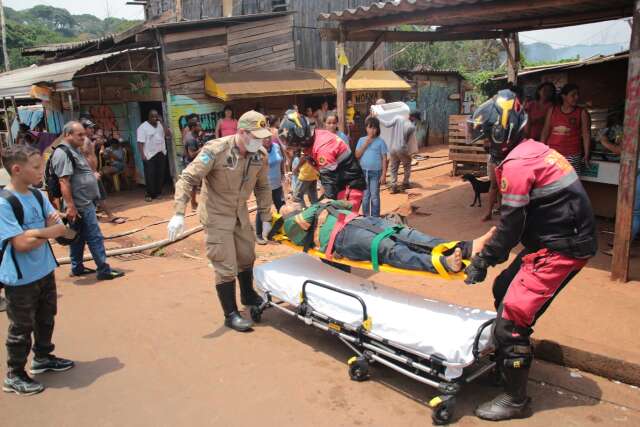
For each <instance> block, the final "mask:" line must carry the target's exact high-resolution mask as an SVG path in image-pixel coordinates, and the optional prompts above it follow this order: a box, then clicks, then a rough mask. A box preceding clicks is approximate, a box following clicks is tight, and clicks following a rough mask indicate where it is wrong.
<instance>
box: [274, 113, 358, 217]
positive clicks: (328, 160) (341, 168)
mask: <svg viewBox="0 0 640 427" xmlns="http://www.w3.org/2000/svg"><path fill="white" fill-rule="evenodd" d="M279 136H280V138H281V139H282V140H283V141H285V142H286V144H287V147H300V148H302V149H303V150H304V154H305V156H307V159H308V160H309V161H310V162H311V163H312V164H313V165H314V166H315V167H316V168H318V171H319V172H320V183H321V184H322V188H323V190H324V196H325V197H326V198H328V199H334V200H347V201H349V202H351V204H352V206H353V210H354V212H357V211H359V210H360V205H361V204H362V196H363V192H362V190H364V188H365V187H366V182H365V180H364V174H363V172H362V169H361V168H360V164H359V163H358V161H357V160H356V158H355V156H354V155H353V152H352V151H351V148H350V147H349V144H348V143H347V142H346V141H343V140H342V139H341V138H340V137H339V136H337V135H335V134H333V133H332V132H330V131H328V130H324V129H315V130H312V129H311V127H310V126H309V124H308V122H307V119H306V118H305V117H304V116H302V115H300V114H299V113H298V112H297V111H295V110H289V111H287V112H286V114H285V117H284V119H283V120H282V123H281V124H280V130H279Z"/></svg>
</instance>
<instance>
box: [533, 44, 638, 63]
mask: <svg viewBox="0 0 640 427" xmlns="http://www.w3.org/2000/svg"><path fill="white" fill-rule="evenodd" d="M626 49H629V45H628V44H626V45H625V44H622V43H614V44H594V45H576V46H571V47H561V48H553V47H552V46H550V45H548V44H546V43H531V44H523V45H522V51H523V53H524V57H525V58H526V60H527V62H528V63H537V62H555V61H562V60H565V59H586V58H590V57H592V56H596V55H611V54H613V53H618V52H621V51H623V50H626Z"/></svg>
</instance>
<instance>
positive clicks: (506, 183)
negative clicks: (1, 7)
mask: <svg viewBox="0 0 640 427" xmlns="http://www.w3.org/2000/svg"><path fill="white" fill-rule="evenodd" d="M507 188H509V181H507V178H504V177H503V178H502V179H501V180H500V191H502V192H503V193H504V192H505V191H507Z"/></svg>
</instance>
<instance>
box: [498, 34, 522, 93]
mask: <svg viewBox="0 0 640 427" xmlns="http://www.w3.org/2000/svg"><path fill="white" fill-rule="evenodd" d="M500 40H501V41H502V46H503V47H504V50H505V51H506V53H507V81H508V82H509V83H511V84H512V85H514V86H515V85H517V84H518V69H519V68H520V42H519V38H518V33H513V34H509V36H508V37H507V38H502V39H500Z"/></svg>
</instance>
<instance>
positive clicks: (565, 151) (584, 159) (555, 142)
mask: <svg viewBox="0 0 640 427" xmlns="http://www.w3.org/2000/svg"><path fill="white" fill-rule="evenodd" d="M560 97H561V98H562V104H561V105H559V106H555V107H553V108H552V109H550V110H549V112H548V113H547V118H546V120H545V124H544V129H543V130H542V142H544V143H545V144H547V145H548V146H549V147H551V148H553V149H554V150H556V151H558V152H559V153H560V154H562V155H563V156H565V157H566V158H567V160H569V163H571V164H572V165H573V167H574V168H575V169H576V171H577V172H578V173H580V171H581V169H582V165H583V164H585V165H587V167H588V166H589V154H590V150H591V135H590V132H589V115H588V114H587V111H586V110H585V109H583V108H580V107H578V98H579V92H578V86H576V85H575V84H573V83H567V84H566V85H564V86H563V87H562V90H561V91H560Z"/></svg>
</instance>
